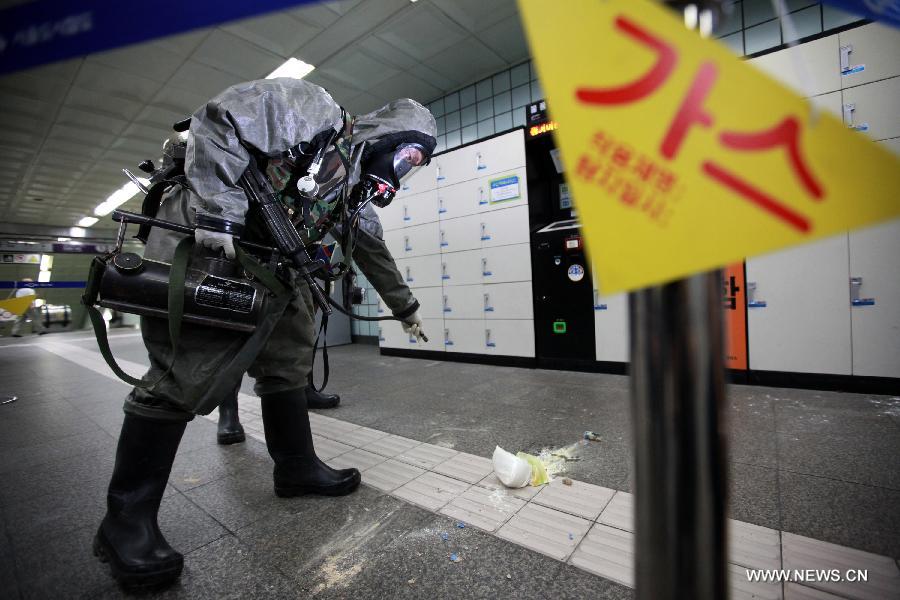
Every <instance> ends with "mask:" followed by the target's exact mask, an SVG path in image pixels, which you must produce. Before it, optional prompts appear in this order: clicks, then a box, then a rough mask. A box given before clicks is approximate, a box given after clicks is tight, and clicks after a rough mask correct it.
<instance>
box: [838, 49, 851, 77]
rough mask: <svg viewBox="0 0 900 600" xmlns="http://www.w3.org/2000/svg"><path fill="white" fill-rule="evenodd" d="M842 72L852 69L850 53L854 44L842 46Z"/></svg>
mask: <svg viewBox="0 0 900 600" xmlns="http://www.w3.org/2000/svg"><path fill="white" fill-rule="evenodd" d="M840 52H841V73H846V72H847V71H849V70H850V69H851V67H850V53H851V52H853V45H852V44H847V45H846V46H841V48H840Z"/></svg>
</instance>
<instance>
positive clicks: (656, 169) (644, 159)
mask: <svg viewBox="0 0 900 600" xmlns="http://www.w3.org/2000/svg"><path fill="white" fill-rule="evenodd" d="M591 149H592V150H593V152H590V153H589V152H584V153H582V154H581V156H580V157H579V158H578V162H577V163H576V166H575V176H576V177H578V178H579V179H581V180H583V181H585V182H587V183H591V184H593V185H597V186H598V187H600V188H602V189H603V190H605V191H606V193H607V194H609V195H610V196H613V197H615V198H617V199H618V200H619V202H621V203H622V204H624V205H626V206H630V207H634V208H637V209H639V210H641V211H642V212H643V213H645V214H646V215H647V216H648V217H649V218H650V219H651V220H653V221H654V222H656V223H657V224H659V225H663V226H664V225H666V223H667V222H668V219H669V216H670V214H671V212H672V211H671V204H672V203H673V202H674V201H675V200H677V199H678V197H679V195H680V192H681V190H680V189H679V188H678V187H677V186H676V184H677V182H678V176H677V175H676V174H675V173H673V172H672V171H671V170H670V169H668V168H667V167H666V166H665V165H664V164H663V163H662V162H661V161H659V160H654V159H653V158H651V157H649V156H647V155H645V154H643V153H640V152H638V151H636V150H635V149H634V148H633V147H632V146H630V145H629V144H627V143H625V142H623V141H621V140H617V139H616V138H614V137H613V136H612V135H610V134H609V133H607V132H605V131H598V132H596V133H595V134H594V136H593V138H592V139H591Z"/></svg>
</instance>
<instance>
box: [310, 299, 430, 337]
mask: <svg viewBox="0 0 900 600" xmlns="http://www.w3.org/2000/svg"><path fill="white" fill-rule="evenodd" d="M325 297H326V298H328V303H329V304H331V305H332V306H333V307H335V308H336V309H338V312H340V313H343V314H345V315H347V316H348V317H350V318H351V319H356V320H357V321H400V322H401V323H402V322H403V319H401V318H400V317H394V316H390V317H363V316H362V315H355V314H353V313H352V312H349V311H348V310H347V309H345V308H344V307H343V306H341V305H340V303H338V302H337V301H335V299H334V298H332V297H331V296H328V295H326V296H325ZM422 339H423V340H424V341H425V342H426V343H427V342H428V336H426V335H425V334H422Z"/></svg>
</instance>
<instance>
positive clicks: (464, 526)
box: [456, 521, 466, 529]
mask: <svg viewBox="0 0 900 600" xmlns="http://www.w3.org/2000/svg"><path fill="white" fill-rule="evenodd" d="M456 527H457V528H459V529H465V528H466V524H465V523H463V522H462V521H460V522H459V523H457V524H456Z"/></svg>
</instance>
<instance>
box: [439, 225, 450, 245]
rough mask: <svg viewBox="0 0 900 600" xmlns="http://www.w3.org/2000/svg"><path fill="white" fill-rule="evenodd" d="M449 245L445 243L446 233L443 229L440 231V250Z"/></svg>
mask: <svg viewBox="0 0 900 600" xmlns="http://www.w3.org/2000/svg"><path fill="white" fill-rule="evenodd" d="M449 245H450V244H449V243H447V235H446V232H445V231H444V230H443V229H441V248H444V247H446V246H449Z"/></svg>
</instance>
